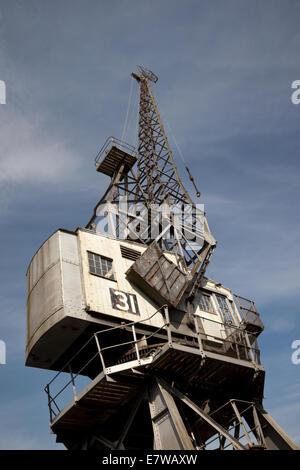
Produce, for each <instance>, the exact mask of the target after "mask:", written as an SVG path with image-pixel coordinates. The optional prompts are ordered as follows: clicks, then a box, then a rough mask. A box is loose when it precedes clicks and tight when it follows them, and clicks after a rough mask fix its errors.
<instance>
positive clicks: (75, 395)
mask: <svg viewBox="0 0 300 470" xmlns="http://www.w3.org/2000/svg"><path fill="white" fill-rule="evenodd" d="M69 371H70V376H71V381H72V388H73V395H74V400H75V401H76V400H77V394H76V387H75V380H74V376H73V372H72V368H71V364H69Z"/></svg>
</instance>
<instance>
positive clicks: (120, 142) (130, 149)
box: [95, 136, 136, 167]
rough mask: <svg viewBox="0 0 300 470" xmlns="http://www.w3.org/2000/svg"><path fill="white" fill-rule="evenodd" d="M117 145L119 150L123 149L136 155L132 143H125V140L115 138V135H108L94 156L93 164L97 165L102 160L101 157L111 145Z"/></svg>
mask: <svg viewBox="0 0 300 470" xmlns="http://www.w3.org/2000/svg"><path fill="white" fill-rule="evenodd" d="M113 146H115V147H117V148H119V149H120V150H123V151H124V152H127V153H129V154H130V155H132V156H133V157H136V150H135V147H134V146H133V145H130V144H127V142H124V141H123V140H120V139H117V138H116V137H112V136H110V137H108V138H107V139H106V141H105V143H104V144H103V146H102V147H101V149H100V150H99V152H98V154H97V156H96V158H95V166H96V167H97V166H98V165H99V163H100V161H101V160H102V157H103V156H104V155H105V153H108V151H109V150H110V149H111V147H113Z"/></svg>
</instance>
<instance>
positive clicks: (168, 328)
mask: <svg viewBox="0 0 300 470" xmlns="http://www.w3.org/2000/svg"><path fill="white" fill-rule="evenodd" d="M164 312H165V317H166V322H167V324H166V327H167V335H168V343H169V344H172V332H171V328H170V326H171V325H170V316H169V308H168V306H167V305H165V306H164Z"/></svg>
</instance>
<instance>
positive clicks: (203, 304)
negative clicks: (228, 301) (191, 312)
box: [199, 293, 214, 313]
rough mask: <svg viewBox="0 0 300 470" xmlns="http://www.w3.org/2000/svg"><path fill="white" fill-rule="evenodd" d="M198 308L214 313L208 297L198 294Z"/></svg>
mask: <svg viewBox="0 0 300 470" xmlns="http://www.w3.org/2000/svg"><path fill="white" fill-rule="evenodd" d="M199 308H200V310H204V311H205V312H210V313H214V309H213V306H212V304H211V299H210V295H206V294H202V293H201V294H200V296H199Z"/></svg>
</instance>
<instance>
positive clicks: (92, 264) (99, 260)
mask: <svg viewBox="0 0 300 470" xmlns="http://www.w3.org/2000/svg"><path fill="white" fill-rule="evenodd" d="M88 260H89V269H90V273H92V274H96V275H97V276H101V277H106V278H107V279H111V280H114V279H115V276H114V272H113V260H112V259H110V258H106V257H105V256H100V255H97V254H96V253H91V252H90V251H88Z"/></svg>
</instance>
